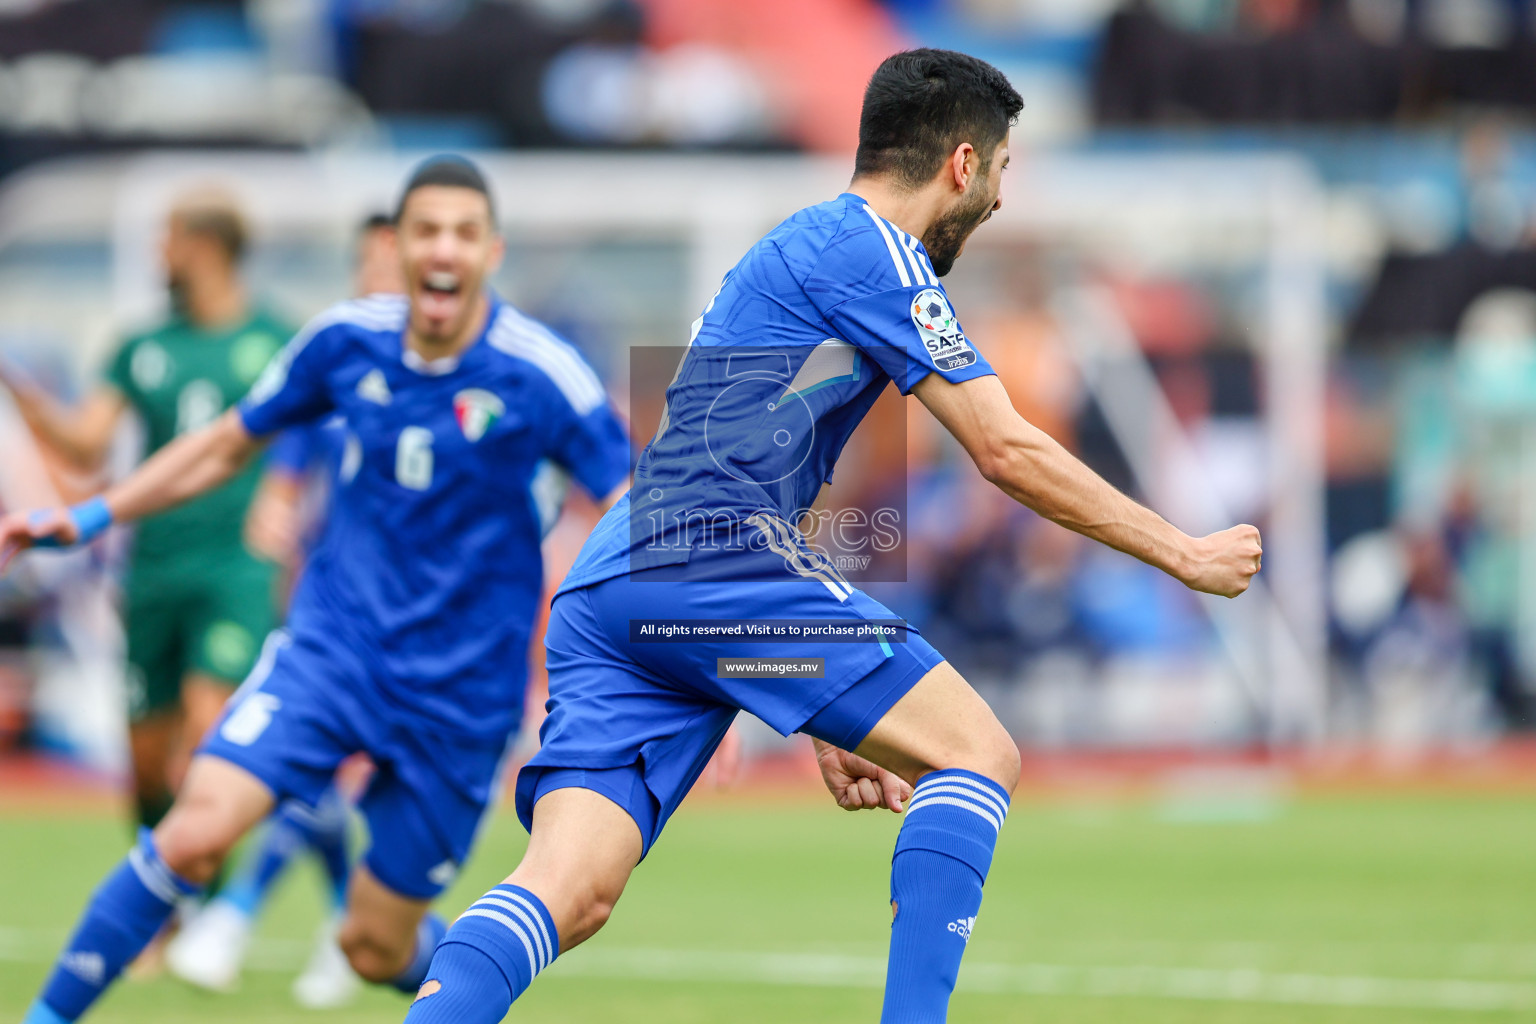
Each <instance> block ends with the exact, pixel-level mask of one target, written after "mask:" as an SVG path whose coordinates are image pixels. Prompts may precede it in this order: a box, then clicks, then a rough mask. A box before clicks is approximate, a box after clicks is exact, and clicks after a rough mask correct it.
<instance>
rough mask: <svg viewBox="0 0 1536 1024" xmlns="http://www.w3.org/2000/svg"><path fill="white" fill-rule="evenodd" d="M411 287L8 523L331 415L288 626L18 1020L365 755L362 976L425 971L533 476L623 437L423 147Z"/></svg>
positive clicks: (616, 464)
mask: <svg viewBox="0 0 1536 1024" xmlns="http://www.w3.org/2000/svg"><path fill="white" fill-rule="evenodd" d="M396 219H397V223H398V231H399V244H400V250H401V258H402V264H403V269H404V272H405V278H406V283H407V286H408V291H407V295H405V296H399V297H381V298H370V299H364V300H359V301H353V302H348V303H343V304H342V305H340V306H337V307H334V308H333V309H331V310H330V311H328V312H326V313H324V314H322V315H321V316H320V317H318V318H317V319H315V320H314V321H312V322H311V323H310V324H309V326H308V327H306V328H305V329H304V330H303V331H302V332H301V333H300V334H299V335H297V336H296V337H295V338H294V339H293V340H292V341H291V342H290V343H289V344H288V346H287V348H286V349H284V350H283V352H282V353H281V354H280V355H279V356H278V357H277V358H276V359H275V360H274V361H273V363H272V365H271V366H270V367H269V368H268V370H267V372H266V373H265V375H264V376H262V377H261V379H260V380H259V381H258V382H257V383H256V385H255V386H254V387H253V388H252V390H251V393H250V394H249V395H248V396H247V397H246V398H245V400H244V401H243V402H242V403H241V404H240V405H239V407H238V408H237V409H234V410H231V411H230V412H229V413H227V414H226V415H225V416H224V417H223V418H221V419H220V420H219V421H218V422H216V423H215V424H214V425H212V426H210V427H209V428H207V429H205V430H202V431H200V432H197V433H194V434H188V435H186V436H184V437H182V438H180V439H179V440H177V441H175V442H174V443H172V444H170V445H168V446H166V448H165V449H163V450H162V451H161V452H159V453H158V454H157V455H156V456H155V457H154V458H152V459H150V460H149V461H148V462H146V463H145V464H144V465H143V466H142V467H141V468H140V469H139V470H138V471H136V472H135V473H133V474H132V475H131V476H129V477H128V478H127V479H125V480H124V481H123V482H122V483H120V484H119V485H117V486H116V487H113V488H112V489H110V490H108V491H107V492H106V494H105V495H104V496H103V497H102V498H100V499H95V500H93V501H90V502H87V503H86V504H84V505H81V506H76V507H75V508H73V509H70V510H67V512H64V513H52V512H45V513H33V514H31V515H19V516H13V517H10V518H7V519H5V520H4V521H0V565H3V560H4V559H6V558H8V557H10V556H11V555H12V554H13V553H14V552H15V551H16V550H17V549H19V548H23V547H28V546H43V545H55V546H56V545H61V544H74V543H81V542H84V541H86V540H89V539H90V538H91V537H93V536H95V535H97V534H99V533H100V532H101V531H102V530H104V529H106V528H107V526H108V525H110V524H111V523H113V522H126V521H131V520H134V519H138V518H139V517H141V516H144V515H148V514H150V513H153V512H156V511H159V510H161V509H164V508H168V507H170V506H172V505H174V504H176V503H178V502H182V501H186V500H188V499H189V498H191V497H193V496H195V495H197V494H200V493H202V492H203V491H206V490H208V489H210V488H212V487H215V486H217V485H218V484H219V483H221V482H222V481H224V480H226V479H228V478H229V477H230V476H231V475H232V474H233V473H235V472H237V471H238V470H239V468H240V467H242V466H244V465H245V464H246V463H248V462H249V461H250V459H251V458H252V457H253V456H254V455H255V454H256V453H257V452H258V451H259V450H260V448H261V444H262V439H263V438H265V437H268V436H269V435H271V434H273V433H274V432H276V431H279V430H282V429H284V428H288V427H293V426H296V425H298V424H302V423H310V422H315V421H317V420H320V419H323V418H327V417H330V416H332V415H333V414H336V413H340V414H341V415H342V416H343V417H344V418H345V420H346V424H347V429H348V431H349V436H348V438H347V441H346V444H345V447H344V451H343V454H342V459H341V470H340V477H339V481H338V484H337V487H336V491H335V494H334V497H333V499H332V506H331V510H330V513H329V514H330V521H329V524H328V526H327V529H326V531H325V535H324V538H323V539H322V541H321V542H320V545H319V547H318V549H317V550H316V551H315V553H314V556H313V558H312V559H311V561H310V564H309V567H308V568H307V570H306V571H305V573H304V575H303V578H302V579H301V581H300V583H299V586H298V589H297V591H296V593H295V594H294V597H293V603H292V606H291V610H290V615H289V624H288V628H287V629H286V630H284V631H279V632H277V633H274V634H273V635H272V636H271V637H269V638H268V640H267V644H266V647H265V649H264V651H263V653H262V657H261V660H260V663H259V664H258V666H257V668H256V669H255V671H254V672H253V673H252V675H251V677H250V679H249V680H247V682H246V684H245V685H244V686H243V687H242V688H241V690H240V691H239V693H238V695H237V696H236V698H235V699H234V700H233V701H231V704H230V707H229V708H228V710H227V711H226V712H225V714H224V717H223V718H222V719H221V720H220V722H219V724H218V725H217V726H216V727H215V728H214V730H213V731H212V732H211V733H210V734H209V735H208V737H207V738H206V739H205V740H204V742H203V744H202V746H201V748H200V749H199V752H198V755H197V757H196V758H195V760H194V761H193V764H192V767H191V769H190V771H189V772H188V775H187V779H186V782H185V784H184V785H183V787H182V790H181V793H180V795H179V796H178V798H177V801H176V805H175V807H174V808H173V809H172V810H171V812H170V814H169V815H168V816H167V817H166V818H165V820H164V821H163V822H162V823H161V824H160V825H159V827H157V828H156V829H155V830H154V832H153V833H149V832H145V833H143V834H141V837H140V840H139V842H138V845H137V846H135V847H134V849H133V850H132V851H131V852H130V853H129V855H128V857H127V858H126V859H125V860H124V861H123V862H122V864H121V865H120V866H119V867H118V868H117V869H116V870H115V871H114V872H113V873H112V874H111V875H109V876H108V877H107V878H106V880H105V881H104V882H103V883H102V884H101V886H100V887H99V888H98V889H97V890H96V893H95V895H94V896H93V897H92V899H91V902H90V905H89V906H88V907H87V908H86V911H85V914H84V916H83V918H82V919H81V921H80V923H79V926H78V927H77V928H76V931H75V933H74V935H73V937H72V938H71V939H70V940H69V945H68V946H67V947H66V949H65V951H64V953H63V954H62V955H61V956H60V957H59V960H58V963H57V966H56V967H55V968H54V970H53V973H52V974H51V976H50V977H49V979H48V981H47V984H46V986H45V987H44V989H43V991H42V993H41V995H40V996H39V998H38V999H37V1001H36V1002H34V1003H33V1005H32V1007H31V1009H30V1010H29V1011H28V1014H27V1017H26V1024H58V1022H60V1021H73V1020H75V1019H77V1018H78V1017H79V1016H80V1015H81V1014H82V1013H84V1012H85V1010H86V1009H87V1008H88V1007H89V1006H90V1005H91V1003H92V1002H94V1001H95V999H96V998H97V997H98V996H99V995H100V994H101V992H102V991H103V989H105V988H106V987H107V986H108V985H109V984H111V982H112V981H113V979H115V978H116V977H117V975H118V973H119V972H120V971H121V969H122V968H123V966H124V965H125V964H127V963H128V962H129V961H130V960H132V959H133V957H134V955H135V954H136V953H137V952H138V951H139V950H140V948H142V947H143V946H144V944H145V943H147V942H148V941H149V939H150V938H151V937H152V936H153V935H154V934H155V933H156V932H157V931H158V930H159V928H160V926H161V925H162V924H163V923H164V921H165V919H166V918H167V917H168V916H169V915H170V913H171V909H172V906H173V905H174V903H175V901H176V899H177V898H178V897H179V896H180V895H183V894H186V893H191V892H195V891H196V890H198V889H199V888H200V887H201V886H202V885H204V884H205V883H207V882H208V880H209V879H211V878H212V877H213V874H214V872H215V870H216V869H217V867H218V865H219V863H220V862H221V861H222V860H223V858H224V856H225V854H226V853H227V852H228V851H229V850H230V849H231V847H233V846H234V844H235V842H236V841H237V840H238V839H239V838H240V837H241V836H242V835H243V834H244V833H245V832H246V831H247V830H248V829H250V828H251V827H252V826H254V825H255V824H256V823H258V822H259V821H261V820H262V819H264V818H265V817H266V816H267V815H268V814H269V813H270V812H271V810H272V808H273V806H274V804H275V803H276V802H277V801H278V800H281V799H285V798H296V799H298V800H301V801H303V802H305V803H309V804H313V803H314V802H315V801H316V799H317V798H318V797H319V796H320V794H321V792H322V791H323V790H324V789H325V788H326V787H327V786H328V785H329V784H330V781H331V777H332V776H333V775H334V773H335V770H336V766H337V764H339V763H340V762H341V761H342V760H343V759H344V758H346V757H347V756H348V755H350V754H352V753H354V752H356V751H363V752H366V753H367V754H368V755H369V756H370V758H371V759H372V760H373V762H374V764H375V766H376V771H375V774H374V776H373V780H372V782H371V783H370V785H369V787H368V789H367V791H366V792H365V793H364V795H363V797H362V799H361V801H360V805H359V806H360V808H361V810H362V812H363V814H364V816H365V817H366V818H367V820H368V824H369V831H370V833H371V837H372V843H373V845H372V847H371V848H370V849H369V850H368V852H367V853H366V854H365V855H364V857H363V861H362V863H361V864H360V865H358V867H357V868H356V869H355V870H354V871H353V873H352V881H351V884H350V887H349V891H348V897H347V908H346V919H345V921H344V922H343V924H342V926H341V930H340V935H339V941H340V944H341V946H342V948H343V949H344V950H345V951H346V954H347V957H348V959H349V960H350V961H351V964H352V966H353V968H354V969H355V970H356V971H357V972H358V973H359V974H360V975H362V976H363V977H364V978H366V979H368V980H370V981H375V982H391V983H393V984H395V985H397V986H398V987H400V988H402V989H404V990H406V991H415V990H416V988H417V986H418V985H419V984H420V982H421V981H422V979H423V977H424V976H425V972H426V968H427V964H428V963H429V962H430V958H431V955H432V949H433V947H434V946H435V945H436V942H437V939H438V938H439V937H440V936H441V935H442V933H443V928H444V925H443V924H442V922H441V920H440V919H438V918H436V917H433V916H430V915H428V913H427V910H428V905H429V903H430V901H431V900H432V899H433V897H435V896H436V895H437V894H438V893H440V892H441V891H442V890H443V888H444V887H445V886H447V885H448V883H449V882H450V881H452V879H453V877H454V875H455V873H456V871H457V870H458V866H459V864H460V863H461V862H462V861H463V860H464V857H465V855H466V854H467V853H468V851H469V847H470V844H471V841H472V839H473V838H474V834H475V830H476V826H477V825H478V823H479V821H480V819H481V816H482V814H483V812H484V810H485V808H486V806H487V804H488V802H489V801H490V800H491V798H492V796H493V793H492V790H493V787H494V783H495V780H496V777H497V771H498V767H499V765H500V763H501V760H502V755H503V752H504V750H505V749H506V747H507V745H508V740H509V738H510V737H511V736H513V735H514V734H515V732H516V730H517V727H518V723H519V720H520V718H521V714H522V708H523V689H524V681H525V677H526V673H527V645H528V637H529V632H530V630H531V629H532V627H533V621H534V617H535V613H536V610H537V607H538V603H539V600H540V596H541V586H542V566H541V562H540V553H539V538H540V523H539V509H538V504H537V501H536V496H535V493H534V491H535V487H536V484H535V479H536V471H537V468H538V466H539V464H540V462H541V460H544V459H546V458H549V459H552V460H554V461H555V462H557V463H559V464H560V465H561V466H563V467H564V468H565V469H566V470H568V471H569V473H570V475H571V476H572V477H573V478H574V479H575V480H576V481H577V482H578V483H580V484H581V486H583V487H584V488H585V489H586V490H587V491H588V492H590V493H591V494H592V495H593V496H594V497H595V498H597V499H599V500H602V501H606V502H608V503H610V504H611V503H612V502H614V501H615V500H617V498H618V496H619V494H620V493H622V490H623V488H624V486H625V484H626V481H627V477H628V472H629V446H628V441H627V439H626V437H625V432H624V428H623V427H622V425H621V424H620V422H619V420H618V418H617V416H616V415H615V413H614V412H613V410H612V408H611V407H610V405H609V403H608V400H607V397H606V395H605V393H604V391H603V388H602V385H601V384H600V383H599V382H598V379H597V377H596V376H595V375H594V374H593V373H592V371H591V370H590V369H589V368H588V367H587V365H586V364H585V363H584V362H583V361H582V359H581V358H580V357H579V356H578V355H577V354H576V352H575V351H574V350H573V349H572V348H571V347H570V346H569V345H567V344H566V343H565V342H563V341H561V340H560V339H559V338H557V337H556V336H555V335H553V334H552V333H551V332H550V331H549V330H548V329H546V328H545V327H543V326H542V325H540V324H538V323H536V322H535V321H533V320H530V319H529V318H528V317H526V316H524V315H523V314H522V313H520V312H518V311H517V310H516V309H513V308H512V307H511V306H509V305H507V304H506V303H504V302H502V301H501V300H499V299H498V298H497V297H496V296H495V295H494V294H492V293H491V292H490V291H489V290H488V288H487V287H486V285H485V278H486V276H487V275H488V274H489V273H491V272H493V271H494V270H495V269H496V267H497V265H498V263H499V260H500V258H501V255H502V242H501V240H500V237H499V235H498V233H497V230H496V224H495V218H494V212H493V209H492V203H491V197H490V193H489V190H488V189H487V187H486V184H485V181H484V179H483V178H482V176H481V175H480V172H479V171H478V170H477V169H475V168H474V167H473V166H472V165H471V164H469V163H467V162H465V161H462V160H458V159H455V158H440V159H437V160H434V161H430V162H428V163H426V164H424V165H423V166H422V167H420V168H419V169H418V170H417V172H416V173H415V175H414V176H413V177H412V178H411V180H410V181H409V182H408V183H407V184H406V187H405V190H404V192H403V194H402V197H401V200H400V204H399V207H398V210H397V218H396Z"/></svg>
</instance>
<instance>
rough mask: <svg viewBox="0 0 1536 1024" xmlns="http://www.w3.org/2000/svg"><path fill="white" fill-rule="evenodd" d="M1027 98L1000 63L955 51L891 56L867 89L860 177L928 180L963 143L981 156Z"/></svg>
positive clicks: (856, 172)
mask: <svg viewBox="0 0 1536 1024" xmlns="http://www.w3.org/2000/svg"><path fill="white" fill-rule="evenodd" d="M1023 109H1024V99H1023V97H1021V96H1020V95H1019V93H1018V90H1016V89H1014V87H1013V86H1011V85H1009V84H1008V79H1007V78H1005V77H1004V76H1003V73H1002V72H1001V71H999V70H997V68H995V67H993V66H992V65H991V64H988V63H987V62H986V61H984V60H977V59H976V58H975V57H971V56H969V55H967V54H964V53H956V52H955V51H954V50H907V51H905V52H903V53H898V54H895V55H894V56H891V57H887V58H886V59H885V60H884V61H883V62H881V64H880V66H879V67H878V68H876V69H875V73H874V76H873V77H871V78H870V80H869V85H868V87H867V88H865V90H864V109H863V112H862V113H861V114H860V115H859V151H858V154H857V155H856V156H855V157H854V163H853V176H854V177H855V178H857V177H861V176H863V175H869V174H879V175H890V176H892V177H894V178H895V179H896V180H897V181H899V182H900V183H902V184H904V185H907V186H909V187H911V188H920V187H921V186H923V185H925V184H927V183H928V182H929V181H930V180H931V179H932V178H933V176H934V175H935V174H937V173H938V171H939V167H940V166H941V165H942V164H943V163H944V160H945V159H946V158H947V157H948V156H949V155H950V154H951V153H953V152H954V151H955V147H956V146H958V145H960V144H961V143H962V142H969V143H970V144H971V145H973V146H975V147H976V152H977V153H979V154H981V157H982V160H983V163H982V170H983V172H985V170H986V166H987V161H989V160H990V158H991V155H992V151H993V150H994V149H996V148H997V145H998V143H1000V142H1002V141H1003V139H1004V137H1006V136H1007V134H1008V129H1009V127H1010V126H1011V125H1012V124H1013V121H1014V118H1016V117H1017V116H1018V114H1019V111H1020V110H1023Z"/></svg>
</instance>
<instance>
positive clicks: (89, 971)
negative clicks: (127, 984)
mask: <svg viewBox="0 0 1536 1024" xmlns="http://www.w3.org/2000/svg"><path fill="white" fill-rule="evenodd" d="M59 966H60V967H62V968H64V969H65V970H66V971H68V972H69V973H70V974H73V975H74V976H75V977H77V978H79V979H80V980H81V981H83V982H85V983H86V984H87V985H100V984H101V983H102V982H103V981H105V980H106V977H107V962H106V961H105V960H104V959H102V956H101V954H100V953H84V952H78V951H72V952H69V953H65V954H64V955H63V956H61V957H59Z"/></svg>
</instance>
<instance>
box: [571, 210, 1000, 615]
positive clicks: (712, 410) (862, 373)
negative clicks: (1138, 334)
mask: <svg viewBox="0 0 1536 1024" xmlns="http://www.w3.org/2000/svg"><path fill="white" fill-rule="evenodd" d="M992 372H993V370H992V368H991V367H990V366H989V365H988V364H987V361H986V360H985V359H983V358H982V356H981V354H980V353H979V352H977V351H976V349H975V348H974V347H973V346H972V345H971V343H970V340H969V339H968V338H966V336H965V332H964V331H963V330H962V329H961V327H960V323H959V321H958V320H957V319H956V317H955V313H954V309H953V307H952V306H951V305H950V302H949V297H948V295H946V294H945V291H944V287H943V285H941V284H940V283H939V279H938V277H937V276H936V275H935V274H934V272H933V267H932V265H931V264H930V263H929V260H928V254H927V252H926V251H925V250H924V249H923V246H922V243H921V242H919V241H918V240H917V239H916V238H914V237H912V236H911V235H908V234H905V233H904V232H902V231H901V230H900V229H899V228H897V227H896V226H895V225H894V224H892V223H891V222H890V221H887V220H884V219H882V218H881V217H879V216H878V215H877V214H876V213H875V212H874V210H873V209H871V208H870V206H869V204H868V203H867V202H865V201H864V200H863V199H862V198H860V197H859V196H856V195H854V194H852V193H844V194H843V195H841V196H839V197H838V198H837V199H834V200H832V201H831V202H828V203H822V204H820V205H817V206H812V207H809V208H807V209H804V210H801V211H800V212H799V213H797V214H795V215H794V216H792V217H790V218H789V219H788V220H786V221H784V222H783V223H782V224H780V225H779V226H778V227H776V228H775V229H774V230H773V231H772V232H770V233H769V234H768V235H767V236H765V237H764V238H763V239H762V240H761V241H760V242H758V243H757V245H755V246H754V247H753V248H752V249H751V251H750V252H748V253H747V255H746V256H744V257H743V258H742V260H741V262H739V263H738V264H736V266H735V268H733V269H732V270H731V272H730V273H729V274H727V275H726V278H725V281H724V283H722V284H721V286H720V290H719V292H717V293H716V295H715V297H714V299H713V300H711V302H710V304H709V306H708V307H707V308H706V309H705V310H704V314H703V315H702V316H701V317H700V318H699V319H698V320H696V321H695V322H694V324H693V337H692V339H691V342H690V344H689V347H688V350H687V353H686V355H684V357H683V359H682V363H681V365H680V366H679V367H678V371H677V375H676V377H675V378H674V379H673V381H672V383H671V385H670V386H669V387H668V388H667V400H666V407H665V410H664V413H663V416H662V421H661V425H660V427H659V429H658V430H657V434H656V437H655V439H654V440H652V441H651V443H650V444H649V445H648V446H647V447H646V449H645V451H644V452H643V453H642V454H641V456H640V461H639V464H638V466H637V467H636V469H635V483H634V486H633V487H632V488H631V490H630V493H629V495H628V496H627V497H626V498H625V500H623V501H621V502H620V503H619V504H618V505H616V506H615V507H614V508H613V509H612V510H611V511H610V512H609V513H608V515H607V516H605V517H604V518H603V520H602V522H600V523H599V524H598V526H597V529H596V530H594V531H593V534H592V536H591V537H590V538H588V540H587V543H586V546H585V547H584V548H583V549H582V552H581V555H580V557H579V558H578V559H577V561H576V564H575V565H574V566H573V567H572V569H571V572H570V574H569V575H568V576H567V577H566V579H565V581H564V583H562V585H561V589H562V590H570V589H574V588H576V587H582V586H586V585H588V584H591V583H595V582H598V581H600V580H604V579H608V578H610V577H613V576H617V575H620V574H622V573H626V572H630V571H632V570H637V569H644V568H652V567H658V566H664V565H678V564H681V563H685V562H689V561H690V559H694V558H695V557H696V556H697V555H698V554H699V553H700V551H701V550H704V549H710V550H711V552H712V554H711V559H712V560H713V561H716V562H718V558H716V557H715V556H714V555H713V551H714V549H715V547H716V545H713V544H705V543H703V542H702V541H701V538H704V537H709V538H711V539H713V538H714V537H716V536H718V534H719V533H720V532H721V531H722V530H731V529H734V527H735V524H740V523H743V522H749V521H750V522H753V523H765V522H769V521H770V520H771V521H773V522H771V523H770V526H771V529H772V530H774V531H778V532H780V533H784V531H786V529H787V527H786V524H790V523H794V522H795V521H796V519H797V514H798V513H799V512H801V511H803V510H806V509H809V508H810V507H811V506H812V505H813V504H814V502H815V500H816V497H817V494H818V493H819V491H820V489H821V485H822V484H823V483H824V482H825V481H827V480H828V479H830V477H831V474H832V469H833V466H834V465H835V464H836V462H837V458H838V455H839V454H840V453H841V452H842V450H843V445H844V444H846V443H847V441H848V438H849V436H850V435H851V434H852V433H853V431H854V428H856V427H857V426H858V425H859V422H860V421H861V420H862V419H863V418H864V416H865V414H867V413H868V412H869V409H870V407H871V406H872V405H873V404H874V402H875V399H876V398H878V397H879V395H880V392H881V391H883V390H884V389H885V387H886V385H887V384H888V383H890V382H892V381H894V382H895V383H896V386H897V387H898V388H899V389H900V391H901V393H902V394H907V393H908V392H910V391H911V390H912V388H913V387H914V386H916V384H917V383H918V381H920V380H922V379H923V378H924V377H926V376H927V375H928V374H930V373H937V374H941V375H942V376H944V377H945V378H946V379H948V380H951V381H954V382H957V383H958V382H960V381H966V380H970V379H972V378H975V377H982V376H986V375H989V374H991V373H992ZM765 513H766V516H764V514H765ZM793 543H794V542H793V540H792V539H791V538H790V537H788V536H785V537H784V538H783V543H782V545H776V546H775V550H780V549H781V547H782V548H783V549H784V550H787V549H788V547H789V546H791V545H792V544H793ZM743 560H749V559H747V558H746V556H744V558H743ZM703 561H705V559H703V558H700V559H698V562H703ZM696 564H697V563H696ZM711 574H712V575H713V576H715V577H716V578H718V577H719V576H720V572H719V567H718V566H717V565H716V566H712V567H711ZM725 575H726V576H729V570H726V571H725ZM748 575H751V574H750V573H749V574H748Z"/></svg>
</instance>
